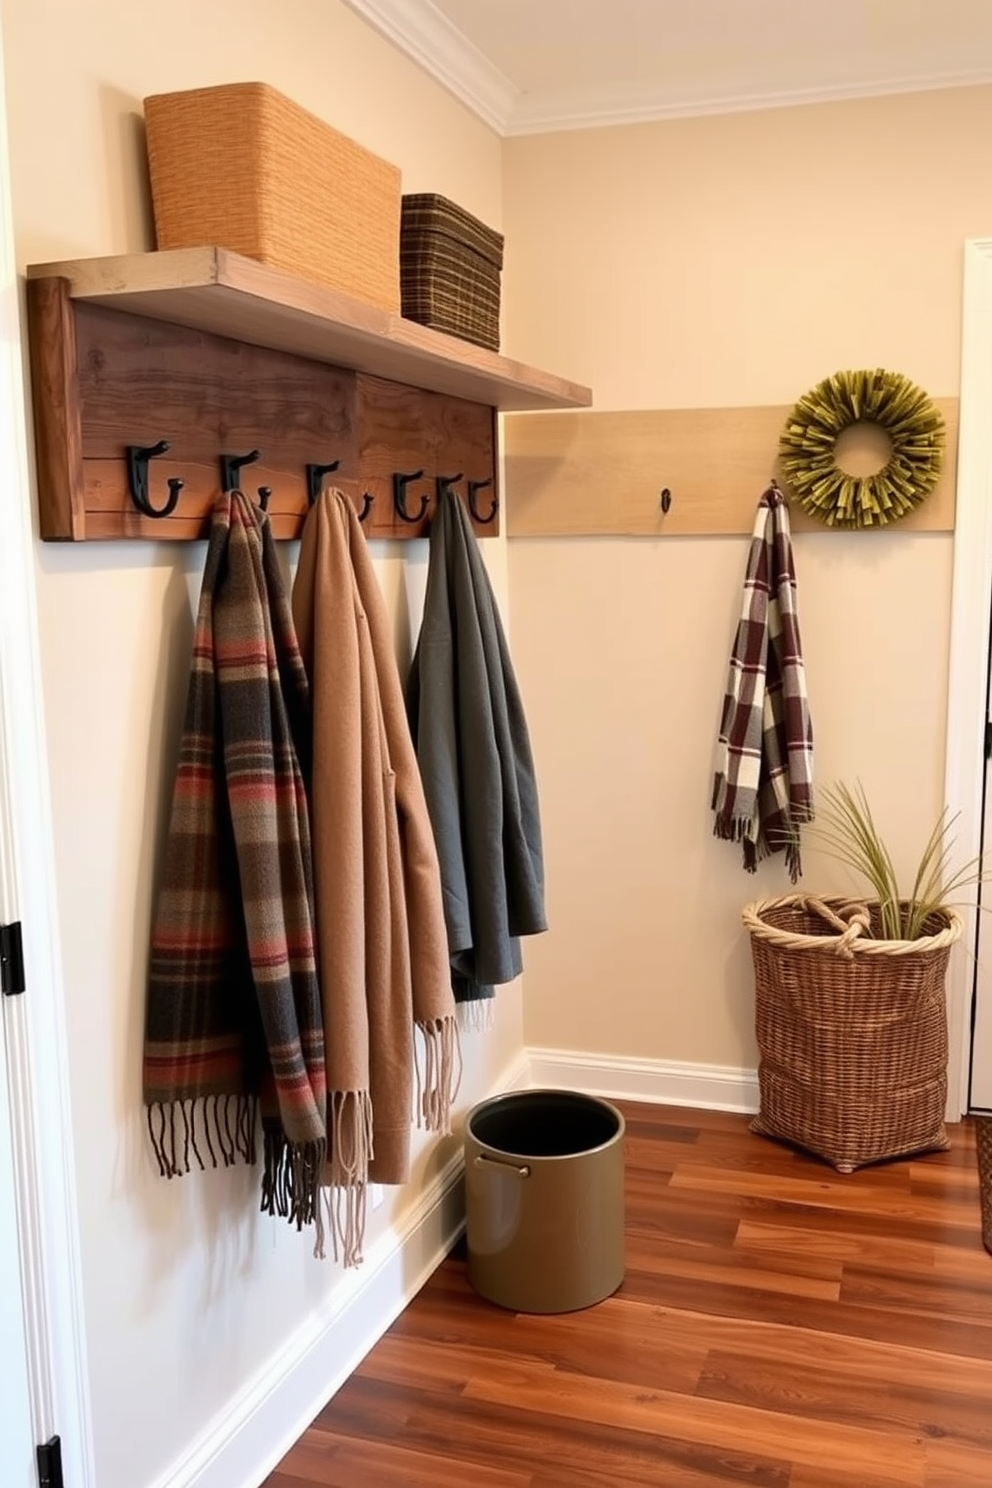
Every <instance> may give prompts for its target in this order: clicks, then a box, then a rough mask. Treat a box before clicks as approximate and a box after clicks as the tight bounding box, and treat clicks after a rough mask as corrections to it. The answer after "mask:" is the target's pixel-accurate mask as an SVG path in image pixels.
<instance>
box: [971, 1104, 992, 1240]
mask: <svg viewBox="0 0 992 1488" xmlns="http://www.w3.org/2000/svg"><path fill="white" fill-rule="evenodd" d="M975 1146H976V1149H977V1152H978V1193H979V1198H980V1200H981V1205H982V1244H983V1245H984V1246H985V1249H986V1250H987V1251H988V1252H989V1254H990V1255H992V1116H976V1117H975Z"/></svg>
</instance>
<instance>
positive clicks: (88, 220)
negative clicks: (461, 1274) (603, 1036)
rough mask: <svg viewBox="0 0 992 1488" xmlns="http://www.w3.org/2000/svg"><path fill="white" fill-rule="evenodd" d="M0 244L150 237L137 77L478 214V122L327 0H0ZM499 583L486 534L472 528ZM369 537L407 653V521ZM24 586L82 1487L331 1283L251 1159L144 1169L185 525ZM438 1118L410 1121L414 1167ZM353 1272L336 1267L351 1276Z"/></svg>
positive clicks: (486, 173) (120, 1485)
mask: <svg viewBox="0 0 992 1488" xmlns="http://www.w3.org/2000/svg"><path fill="white" fill-rule="evenodd" d="M2 14H3V28H4V43H5V53H6V71H7V92H8V108H9V119H10V141H11V156H12V161H11V165H12V187H13V199H14V217H15V232H16V240H17V253H18V262H19V263H20V264H21V265H22V266H23V265H25V264H27V263H30V262H36V261H44V260H51V259H57V258H60V257H73V256H77V255H89V254H103V253H115V252H125V251H132V250H143V249H148V248H151V247H152V246H153V243H152V238H151V226H150V223H151V217H150V209H149V202H148V193H147V183H146V175H145V168H144V161H143V155H142V148H143V145H142V133H141V100H142V98H143V97H144V96H145V95H147V94H148V93H151V92H156V91H166V90H171V89H177V88H184V87H192V86H196V85H201V84H207V83H212V82H225V81H234V80H244V79H255V78H258V79H262V80H264V81H267V82H269V83H271V84H272V85H274V86H275V87H277V88H280V89H281V90H282V91H283V92H285V93H287V94H288V95H289V96H291V97H293V98H295V99H296V100H297V101H298V102H300V103H301V104H303V105H304V106H306V107H308V108H310V109H312V110H313V111H314V112H316V113H318V114H319V115H321V116H322V117H324V118H325V119H327V120H328V121H329V122H331V123H332V124H334V125H335V126H336V127H338V128H340V129H342V130H344V131H345V132H346V133H348V134H350V135H352V136H353V137H354V138H356V139H358V140H360V141H361V142H362V143H363V144H365V145H366V146H368V147H369V148H371V149H373V150H376V151H377V152H379V153H380V154H382V155H384V156H386V157H387V158H389V159H391V160H393V161H394V162H395V163H396V164H397V165H399V166H400V167H401V169H402V172H403V187H404V189H405V190H413V191H416V190H437V191H441V192H443V193H445V194H447V195H449V196H451V197H453V198H454V199H456V200H458V201H461V202H463V203H464V204H465V205H466V206H467V207H468V208H469V209H470V210H472V211H474V212H476V213H477V214H478V215H479V216H481V217H484V218H485V220H487V221H489V222H492V223H493V224H494V225H495V226H497V227H498V226H499V223H500V216H501V180H500V149H499V141H498V140H497V139H496V137H495V136H494V135H493V134H492V133H491V132H490V131H489V130H488V129H487V128H486V127H484V126H483V125H482V124H480V123H479V122H478V121H477V120H475V119H474V118H472V117H471V116H469V115H468V114H467V113H466V112H465V111H464V110H463V109H462V108H461V107H460V106H459V105H458V104H456V103H455V102H454V101H453V100H452V99H450V98H449V97H448V95H447V94H445V93H444V92H442V91H441V90H440V89H439V88H437V87H436V85H434V84H433V83H431V82H430V81H429V80H428V79H426V78H425V77H424V75H423V74H422V73H421V72H420V71H419V70H418V69H417V68H415V67H414V66H413V65H412V64H410V63H409V62H407V61H406V60H405V59H403V58H401V57H400V55H399V54H398V53H396V52H395V51H394V50H392V49H391V48H390V47H389V46H388V45H387V44H386V43H385V42H384V41H382V40H381V39H380V38H379V37H378V36H376V35H375V34H374V33H373V32H372V31H371V30H369V29H368V28H367V27H366V26H365V25H364V24H363V23H362V22H360V21H359V20H358V19H356V17H355V16H354V14H353V13H352V12H350V11H349V10H347V9H346V8H345V7H344V6H343V5H341V4H339V3H337V0H209V3H204V0H141V3H140V4H137V5H136V4H134V3H132V0H86V3H85V4H81V3H79V0H3V10H2ZM487 549H488V556H489V558H490V560H491V562H492V564H493V568H494V572H495V575H496V579H497V584H498V586H499V587H500V588H504V587H505V553H504V551H503V549H504V544H503V543H501V542H500V543H496V542H493V543H490V544H488V545H487ZM398 551H399V548H398V546H397V548H396V549H391V548H389V547H387V546H385V545H377V566H378V570H379V573H380V577H381V579H382V583H383V587H384V589H385V591H386V593H387V596H388V598H389V602H390V604H391V606H392V609H393V612H394V614H395V616H396V628H397V636H398V644H399V647H400V650H401V653H402V657H401V659H402V660H403V661H405V660H406V655H407V653H408V650H409V644H410V641H409V638H410V634H411V631H412V629H413V627H414V626H415V625H416V623H417V616H418V613H419V606H420V603H421V600H422V591H423V584H424V578H425V568H426V548H425V545H424V544H422V543H416V544H407V545H403V548H402V553H403V557H397V556H396V552H398ZM37 554H38V557H37V561H38V595H39V610H40V627H41V646H42V662H43V672H44V697H45V706H46V714H47V732H48V741H49V756H50V772H51V788H52V804H53V815H54V832H55V854H56V872H57V886H58V896H59V903H60V928H61V943H62V955H63V964H64V978H65V986H66V998H67V1019H68V1033H69V1041H70V1059H71V1082H72V1091H71V1094H72V1109H73V1117H74V1125H75V1133H76V1166H77V1189H78V1193H79V1200H80V1227H81V1234H82V1249H83V1284H84V1301H85V1313H86V1322H87V1332H88V1348H89V1357H90V1370H91V1380H90V1387H91V1396H92V1403H93V1415H94V1431H95V1443H96V1482H97V1483H98V1484H99V1488H150V1485H151V1484H152V1483H153V1482H158V1481H159V1479H160V1477H162V1476H163V1475H165V1474H167V1472H168V1469H169V1467H170V1464H171V1463H172V1462H173V1461H174V1459H176V1458H178V1457H179V1456H180V1455H181V1454H185V1453H186V1452H188V1451H189V1450H190V1449H191V1448H193V1447H194V1446H195V1445H196V1443H197V1439H198V1437H199V1435H200V1434H201V1433H203V1432H205V1431H206V1430H207V1429H208V1428H209V1427H210V1425H211V1424H212V1423H214V1422H215V1421H216V1420H217V1419H219V1417H220V1414H221V1413H222V1412H223V1411H224V1410H225V1409H226V1408H227V1407H228V1406H229V1405H230V1403H231V1402H232V1401H233V1400H234V1399H235V1398H236V1397H237V1396H238V1394H239V1392H240V1391H242V1390H243V1389H244V1388H245V1386H246V1385H247V1384H248V1383H249V1382H250V1381H252V1379H253V1378H255V1377H256V1376H257V1375H258V1374H259V1373H260V1372H263V1371H265V1370H266V1369H270V1368H271V1367H272V1365H273V1360H274V1359H275V1358H276V1357H277V1355H278V1350H279V1349H280V1348H281V1347H282V1346H283V1345H284V1344H286V1342H287V1340H289V1339H290V1338H291V1336H292V1335H293V1333H294V1331H295V1330H296V1329H297V1328H298V1327H300V1326H301V1325H303V1324H305V1323H307V1321H308V1320H309V1319H311V1318H312V1317H313V1316H314V1313H315V1310H317V1309H321V1308H323V1309H327V1308H329V1307H330V1306H331V1305H332V1304H334V1302H335V1299H336V1298H337V1297H339V1296H344V1295H348V1294H349V1293H348V1290H347V1289H346V1288H345V1284H344V1282H343V1281H342V1278H341V1273H340V1271H339V1269H338V1268H337V1267H336V1266H335V1265H334V1263H333V1262H331V1261H328V1262H323V1263H322V1262H317V1261H314V1260H313V1258H312V1257H311V1255H310V1243H309V1241H308V1239H307V1238H306V1237H305V1236H304V1237H300V1236H297V1235H296V1234H295V1233H292V1232H291V1231H290V1230H289V1228H288V1226H286V1225H285V1224H284V1223H282V1222H276V1221H271V1220H268V1219H263V1218H261V1217H260V1216H258V1215H257V1213H256V1210H257V1207H258V1198H257V1188H258V1179H257V1174H252V1173H246V1172H244V1171H238V1172H234V1173H219V1174H218V1173H208V1174H206V1175H202V1176H201V1175H195V1176H191V1177H189V1178H188V1179H183V1180H182V1181H178V1182H174V1183H165V1182H163V1181H162V1180H161V1179H159V1177H158V1175H157V1171H153V1166H152V1162H151V1160H150V1153H149V1149H148V1144H147V1141H146V1137H145V1133H144V1126H143V1118H142V1109H141V1103H140V1054H141V1031H142V1017H143V1002H144V977H145V967H146V946H147V938H148V925H149V914H150V900H151V883H152V875H153V871H154V867H155V864H156V860H157V855H158V853H159V851H160V847H161V842H162V830H163V826H164V812H165V807H166V802H167V795H168V788H169V771H170V769H171V766H172V762H173V760H174V755H175V747H176V742H177V736H178V729H179V722H180V712H181V708H182V702H183V697H184V693H185V685H186V675H187V668H188V657H189V642H190V636H191V618H190V617H191V607H192V604H193V603H194V602H195V597H196V593H197V591H198V587H199V578H200V572H201V569H202V562H203V554H204V549H203V546H202V545H201V544H194V545H190V546H188V547H183V548H182V549H181V550H180V549H178V548H177V547H175V546H173V545H170V544H163V545H161V546H159V545H155V544H151V543H141V544H138V543H117V544H106V545H100V544H89V545H79V546H78V547H73V546H70V545H66V546H64V547H55V546H45V545H41V544H39V546H38V550H37ZM498 1006H499V1020H498V1026H497V1030H496V1032H495V1034H494V1035H493V1036H492V1037H491V1038H489V1039H485V1040H484V1039H481V1038H478V1037H476V1038H474V1039H473V1038H471V1037H469V1038H467V1039H466V1040H465V1052H466V1076H465V1080H464V1082H463V1085H462V1091H461V1096H460V1107H461V1109H462V1110H464V1109H465V1108H467V1106H468V1105H469V1104H471V1103H472V1101H473V1100H476V1099H480V1098H481V1097H482V1096H483V1095H485V1094H487V1093H488V1092H489V1091H490V1090H491V1089H492V1088H493V1086H494V1084H496V1083H497V1082H498V1080H499V1079H500V1078H501V1077H502V1076H503V1075H504V1073H505V1071H506V1070H507V1068H508V1067H509V1066H510V1065H511V1064H512V1063H513V1061H514V1060H515V1059H516V1057H517V1055H518V1053H519V1050H520V1046H521V1009H520V992H519V988H513V989H506V992H505V995H504V996H501V998H500V999H499V1003H498ZM452 1151H453V1144H452V1143H451V1142H449V1143H440V1144H439V1143H434V1142H431V1143H428V1142H426V1141H424V1140H420V1141H419V1142H418V1143H417V1145H416V1147H415V1153H416V1157H415V1178H414V1181H413V1182H412V1183H411V1184H410V1185H409V1186H408V1187H407V1188H406V1189H404V1190H402V1191H399V1192H398V1193H395V1194H394V1193H392V1192H390V1193H389V1194H388V1195H387V1201H386V1204H385V1205H384V1207H383V1208H382V1209H381V1210H380V1211H379V1212H377V1213H376V1214H375V1215H373V1216H372V1218H371V1225H370V1235H369V1243H370V1245H371V1244H374V1242H375V1239H376V1236H377V1235H379V1234H381V1233H383V1231H384V1228H385V1225H386V1223H387V1221H389V1220H391V1219H396V1220H399V1219H401V1217H402V1212H403V1211H404V1210H405V1209H406V1208H407V1206H408V1205H409V1204H411V1203H413V1202H414V1201H415V1200H416V1199H417V1197H418V1195H419V1194H420V1193H421V1192H422V1190H423V1186H424V1182H425V1178H426V1175H427V1173H428V1170H429V1169H430V1168H431V1167H432V1165H434V1164H435V1163H436V1161H437V1160H438V1158H439V1157H445V1156H447V1155H450V1153H451V1152H452ZM352 1280H353V1278H352Z"/></svg>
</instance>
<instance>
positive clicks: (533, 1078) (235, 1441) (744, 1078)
mask: <svg viewBox="0 0 992 1488" xmlns="http://www.w3.org/2000/svg"><path fill="white" fill-rule="evenodd" d="M527 1086H538V1087H540V1086H550V1087H553V1088H556V1089H560V1088H568V1089H573V1090H580V1091H584V1092H586V1093H588V1094H590V1095H604V1096H614V1097H617V1098H619V1099H628V1100H642V1101H654V1102H657V1103H659V1104H662V1105H679V1106H699V1107H710V1108H712V1109H717V1110H726V1111H756V1110H757V1108H758V1085H757V1076H756V1074H755V1073H754V1071H753V1070H743V1069H740V1070H738V1069H727V1068H724V1067H722V1066H717V1065H690V1064H677V1063H673V1062H669V1061H665V1060H635V1059H619V1058H610V1057H603V1056H598V1055H591V1054H581V1053H575V1052H573V1051H570V1050H566V1049H528V1050H525V1051H524V1053H523V1054H522V1055H521V1057H520V1059H519V1060H518V1061H517V1063H516V1064H515V1065H514V1066H513V1067H512V1068H511V1069H509V1070H508V1071H506V1073H505V1074H504V1076H503V1078H502V1079H501V1080H500V1081H499V1082H498V1085H497V1089H496V1090H494V1092H493V1093H494V1094H496V1093H497V1092H498V1090H516V1089H520V1088H526V1087H527ZM462 1168H463V1160H462V1156H461V1154H460V1153H458V1154H456V1155H455V1156H454V1157H452V1159H451V1161H450V1162H448V1163H447V1164H446V1166H445V1167H444V1168H443V1169H442V1170H441V1172H439V1173H438V1174H437V1175H436V1176H435V1177H434V1178H433V1179H432V1181H431V1182H430V1184H429V1185H428V1186H427V1187H426V1188H425V1189H424V1192H423V1193H422V1194H421V1196H420V1199H419V1201H418V1202H417V1203H416V1204H415V1205H413V1207H412V1208H411V1209H410V1210H409V1211H408V1212H407V1214H406V1215H404V1217H403V1219H402V1220H401V1221H400V1223H399V1224H398V1225H396V1226H394V1227H393V1228H392V1229H390V1230H388V1231H386V1232H385V1233H384V1234H383V1235H381V1236H380V1237H379V1238H378V1240H377V1241H376V1242H375V1244H374V1245H373V1246H372V1247H371V1248H370V1250H369V1252H368V1254H367V1256H366V1259H365V1263H364V1265H363V1266H362V1267H361V1268H360V1269H359V1270H357V1271H348V1272H345V1273H344V1274H343V1275H342V1276H341V1277H340V1279H339V1281H338V1284H337V1286H336V1287H335V1289H334V1293H333V1295H332V1296H331V1297H330V1298H329V1299H328V1302H327V1304H326V1306H325V1307H323V1308H322V1309H318V1310H317V1312H315V1313H314V1314H313V1315H312V1316H311V1317H310V1318H309V1319H308V1320H307V1322H306V1324H305V1325H304V1327H303V1328H301V1329H298V1330H297V1332H296V1333H295V1334H294V1335H293V1337H292V1338H290V1339H289V1341H288V1342H287V1343H286V1345H285V1347H284V1348H282V1349H281V1350H279V1352H278V1353H276V1354H274V1355H273V1357H272V1358H271V1359H270V1361H269V1363H268V1366H267V1368H266V1369H265V1370H264V1371H263V1372H262V1373H261V1374H260V1375H256V1377H255V1378H254V1379H253V1380H252V1381H250V1382H249V1384H248V1385H247V1386H245V1388H244V1389H243V1390H242V1391H241V1392H240V1393H239V1394H238V1395H236V1396H235V1397H234V1399H233V1400H232V1401H231V1402H230V1404H229V1406H228V1407H227V1408H226V1409H225V1410H224V1411H223V1413H222V1414H221V1415H219V1416H217V1417H215V1419H214V1421H213V1423H212V1424H211V1425H210V1426H209V1427H208V1429H207V1430H206V1431H205V1432H204V1433H203V1434H202V1435H201V1436H200V1437H199V1439H198V1440H197V1441H196V1442H194V1443H193V1444H192V1446H191V1447H190V1450H189V1451H188V1452H187V1453H186V1454H185V1455H184V1457H183V1458H182V1459H181V1460H180V1461H179V1462H176V1463H173V1465H172V1467H171V1468H170V1469H169V1470H168V1472H166V1473H165V1474H164V1476H162V1477H160V1478H159V1479H158V1481H157V1482H156V1483H155V1485H154V1488H258V1485H259V1484H260V1483H262V1482H263V1481H264V1480H265V1478H266V1477H268V1475H269V1473H271V1472H272V1471H273V1469H274V1468H275V1467H276V1465H277V1464H278V1463H279V1461H280V1460H281V1459H282V1458H283V1457H284V1456H285V1454H286V1453H287V1452H288V1451H289V1449H290V1447H291V1446H292V1445H293V1443H294V1442H295V1441H297V1440H298V1438H299V1437H300V1436H301V1435H302V1434H303V1432H304V1431H305V1430H306V1428H307V1426H308V1425H309V1424H310V1422H311V1421H312V1420H313V1418H314V1416H316V1415H317V1413H318V1411H320V1410H321V1408H322V1407H323V1406H324V1405H325V1404H326V1403H327V1401H328V1400H330V1398H331V1397H332V1396H333V1395H334V1394H335V1393H336V1392H337V1390H339V1389H340V1387H341V1386H342V1385H343V1384H344V1382H345V1380H346V1379H347V1378H348V1376H349V1375H350V1374H351V1373H353V1371H354V1370H355V1369H356V1368H357V1367H358V1365H359V1364H360V1363H361V1361H362V1359H364V1357H365V1355H366V1354H367V1353H368V1351H369V1349H371V1348H372V1347H373V1345H374V1344H375V1343H376V1342H378V1340H379V1339H380V1338H381V1337H382V1335H383V1333H385V1332H386V1330H387V1328H389V1327H390V1325H391V1324H392V1323H393V1322H394V1321H395V1319H396V1318H397V1317H398V1316H399V1314H400V1313H401V1312H402V1311H403V1309H404V1307H406V1305H407V1303H408V1302H409V1301H410V1300H411V1298H412V1297H414V1296H415V1295H416V1293H417V1292H418V1291H419V1290H420V1288H421V1287H422V1286H423V1284H424V1282H425V1281H426V1280H427V1278H428V1277H429V1276H430V1275H431V1273H432V1272H433V1271H434V1270H435V1269H436V1267H437V1266H438V1265H439V1264H440V1262H441V1261H442V1260H443V1259H444V1257H445V1256H446V1255H447V1253H448V1251H449V1250H450V1249H451V1247H452V1246H453V1245H454V1243H455V1241H456V1240H457V1239H458V1237H459V1235H460V1234H461V1232H462V1230H463V1229H464V1225H465V1204H464V1197H463V1193H462V1184H461V1180H462Z"/></svg>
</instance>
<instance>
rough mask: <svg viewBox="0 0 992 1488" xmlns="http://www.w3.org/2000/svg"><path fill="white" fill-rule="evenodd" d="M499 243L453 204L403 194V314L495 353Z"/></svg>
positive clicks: (497, 237)
mask: <svg viewBox="0 0 992 1488" xmlns="http://www.w3.org/2000/svg"><path fill="white" fill-rule="evenodd" d="M502 267H503V239H502V237H501V235H500V234H499V233H498V232H495V231H494V230H493V228H491V227H486V225H485V223H484V222H480V221H479V220H478V218H476V217H473V216H472V215H471V214H470V213H469V212H466V211H465V209H464V207H460V206H458V205H457V203H456V202H452V201H448V200H447V198H446V197H443V196H436V195H434V194H433V193H431V192H415V193H413V194H412V195H409V196H404V198H403V207H402V216H401V221H400V291H401V296H402V305H403V315H404V316H405V317H406V319H407V320H415V321H417V322H418V323H419V324H420V325H426V326H431V327H433V329H434V330H436V331H446V332H447V333H448V334H449V335H451V336H459V337H461V339H462V340H463V341H472V342H474V343H475V344H476V345H477V346H486V347H488V348H489V350H490V351H499V301H500V272H501V270H502Z"/></svg>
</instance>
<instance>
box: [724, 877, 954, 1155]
mask: <svg viewBox="0 0 992 1488" xmlns="http://www.w3.org/2000/svg"><path fill="white" fill-rule="evenodd" d="M743 920H744V924H745V926H746V928H747V930H748V933H749V934H750V937H751V953H752V957H753V960H754V983H755V1030H756V1034H757V1040H758V1052H759V1064H758V1083H759V1088H760V1098H761V1108H760V1112H759V1114H758V1116H757V1117H756V1118H755V1120H754V1121H753V1122H752V1123H751V1130H752V1131H756V1132H760V1133H761V1134H762V1135H763V1136H769V1137H779V1138H781V1139H783V1140H785V1141H788V1142H794V1143H795V1144H797V1145H798V1146H801V1147H805V1148H807V1149H808V1150H809V1151H811V1152H815V1153H817V1154H819V1156H820V1157H823V1158H825V1159H826V1160H827V1162H829V1163H832V1164H833V1166H834V1167H835V1168H837V1170H838V1171H839V1172H842V1173H850V1172H853V1170H854V1169H855V1168H858V1167H861V1166H863V1165H864V1164H865V1163H871V1162H878V1161H880V1160H881V1159H883V1158H890V1157H900V1156H902V1155H904V1154H906V1153H910V1152H922V1151H927V1150H930V1151H933V1150H937V1149H940V1148H944V1147H946V1146H947V1134H946V1131H945V1129H944V1107H945V1102H946V1096H947V1011H946V1002H945V995H944V979H945V975H946V971H947V960H948V956H949V954H950V948H951V945H952V944H953V942H954V941H955V940H957V938H958V936H959V935H960V933H961V919H960V917H959V916H958V915H957V914H956V913H955V911H954V910H952V909H947V910H941V911H939V912H938V913H935V914H934V915H932V916H931V918H930V920H929V921H928V922H927V926H926V928H927V932H928V933H927V934H926V935H925V936H924V937H922V938H921V939H919V940H913V941H905V940H876V939H873V938H872V935H873V934H874V933H877V930H878V910H877V906H873V905H872V904H870V903H869V904H867V905H865V904H864V903H854V902H852V901H848V900H845V899H840V898H828V899H825V900H819V899H814V898H811V897H807V896H805V895H801V894H791V895H787V896H786V897H785V898H782V899H766V900H759V901H758V902H756V903H754V904H749V905H748V906H747V907H746V909H745V910H744V911H743Z"/></svg>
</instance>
